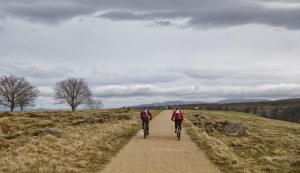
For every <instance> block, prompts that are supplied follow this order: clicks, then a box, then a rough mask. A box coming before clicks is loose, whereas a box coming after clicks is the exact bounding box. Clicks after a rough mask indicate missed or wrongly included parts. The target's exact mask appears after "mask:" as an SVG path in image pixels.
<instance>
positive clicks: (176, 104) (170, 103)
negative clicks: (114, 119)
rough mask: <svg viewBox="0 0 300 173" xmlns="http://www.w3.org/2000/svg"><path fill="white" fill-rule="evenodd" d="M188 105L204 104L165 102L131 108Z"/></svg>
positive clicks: (197, 102) (195, 102) (198, 102)
mask: <svg viewBox="0 0 300 173" xmlns="http://www.w3.org/2000/svg"><path fill="white" fill-rule="evenodd" d="M190 104H205V102H201V101H167V102H158V103H150V104H141V105H137V106H133V107H139V108H141V107H162V106H178V105H190Z"/></svg>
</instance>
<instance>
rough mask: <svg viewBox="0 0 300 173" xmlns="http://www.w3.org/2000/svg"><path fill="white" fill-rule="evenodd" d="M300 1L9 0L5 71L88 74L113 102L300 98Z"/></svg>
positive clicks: (43, 102) (2, 34) (1, 45)
mask: <svg viewBox="0 0 300 173" xmlns="http://www.w3.org/2000/svg"><path fill="white" fill-rule="evenodd" d="M299 18H300V2H299V1H298V0H285V1H283V0H222V1H219V0H186V1H182V0H152V1H149V0H109V1H107V0H84V1H83V0H9V1H7V0H0V75H8V74H14V75H18V76H22V77H26V78H27V79H28V80H30V81H31V82H32V83H33V84H34V85H36V86H37V87H39V89H40V91H41V97H40V98H39V100H38V101H37V104H36V107H43V108H45V107H50V108H57V107H61V106H58V105H57V104H56V103H55V101H54V100H53V87H54V86H55V83H56V82H58V81H60V80H62V79H65V78H68V77H73V76H74V77H81V78H85V79H86V80H87V82H88V83H89V84H90V86H91V88H92V90H93V92H94V94H95V96H96V97H98V98H100V99H102V100H103V101H104V104H105V105H106V107H119V106H124V105H135V104H142V103H151V102H161V101H169V100H187V101H189V100H191V101H192V100H193V101H196V100H200V101H216V100H220V99H224V98H236V97H243V98H267V99H279V98H288V97H300V71H299V65H300V59H299V54H300V40H299V38H300V22H299Z"/></svg>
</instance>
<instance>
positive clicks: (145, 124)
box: [142, 118, 149, 129]
mask: <svg viewBox="0 0 300 173" xmlns="http://www.w3.org/2000/svg"><path fill="white" fill-rule="evenodd" d="M145 126H146V127H147V129H149V119H148V118H142V127H143V129H144V128H145Z"/></svg>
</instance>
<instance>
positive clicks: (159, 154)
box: [101, 111, 220, 173]
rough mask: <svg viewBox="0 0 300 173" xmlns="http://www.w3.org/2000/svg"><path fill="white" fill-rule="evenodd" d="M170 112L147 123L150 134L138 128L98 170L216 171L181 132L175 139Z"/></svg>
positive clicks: (110, 172) (133, 172)
mask: <svg viewBox="0 0 300 173" xmlns="http://www.w3.org/2000/svg"><path fill="white" fill-rule="evenodd" d="M170 118H171V112H170V111H164V112H162V113H161V114H160V115H158V116H157V117H155V118H154V119H153V120H152V121H151V123H150V135H149V136H148V137H147V139H143V134H142V131H140V132H139V133H138V134H137V135H136V136H135V137H134V138H133V139H132V140H131V141H130V142H129V143H128V144H127V145H126V146H125V147H124V148H123V149H122V150H121V151H120V153H119V154H118V155H117V156H116V157H115V158H113V159H112V161H111V162H110V163H109V164H108V165H107V167H106V168H105V169H104V170H103V171H101V173H142V172H143V173H177V172H180V173H220V171H219V170H218V169H217V168H216V166H214V165H213V164H212V163H211V162H210V161H209V160H208V159H207V157H206V156H205V155H204V153H203V152H202V151H200V150H199V149H198V148H197V146H196V145H195V144H194V143H193V142H192V141H191V139H190V138H189V137H188V136H187V135H186V133H185V131H183V135H182V139H181V141H177V138H176V137H175V133H174V127H173V126H174V125H173V122H171V121H170Z"/></svg>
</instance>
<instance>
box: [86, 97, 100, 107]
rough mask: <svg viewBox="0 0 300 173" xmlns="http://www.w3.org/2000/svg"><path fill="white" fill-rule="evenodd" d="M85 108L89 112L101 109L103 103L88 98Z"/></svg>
mask: <svg viewBox="0 0 300 173" xmlns="http://www.w3.org/2000/svg"><path fill="white" fill-rule="evenodd" d="M87 106H88V109H90V110H95V109H101V108H102V107H103V103H102V101H101V100H96V99H92V98H90V99H89V100H88V101H87Z"/></svg>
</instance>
